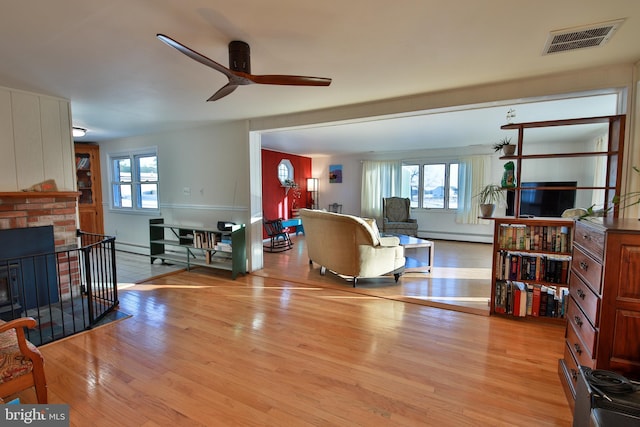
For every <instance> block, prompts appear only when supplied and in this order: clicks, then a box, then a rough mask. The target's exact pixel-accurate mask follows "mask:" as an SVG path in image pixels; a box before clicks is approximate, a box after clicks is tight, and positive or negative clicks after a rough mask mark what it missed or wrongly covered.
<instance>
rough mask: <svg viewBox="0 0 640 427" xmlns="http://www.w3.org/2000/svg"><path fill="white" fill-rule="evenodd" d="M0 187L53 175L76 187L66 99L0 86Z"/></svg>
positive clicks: (65, 186) (65, 187) (63, 185)
mask: <svg viewBox="0 0 640 427" xmlns="http://www.w3.org/2000/svg"><path fill="white" fill-rule="evenodd" d="M0 152H1V153H2V155H0V191H20V190H22V189H25V188H29V187H31V186H32V185H34V184H37V183H39V182H42V181H44V180H47V179H54V180H55V181H56V184H57V186H58V189H59V190H61V191H74V190H76V180H75V164H74V161H73V140H72V138H71V114H70V109H69V101H68V100H66V99H60V98H54V97H51V96H46V95H40V94H35V93H30V92H24V91H19V90H14V89H8V88H0Z"/></svg>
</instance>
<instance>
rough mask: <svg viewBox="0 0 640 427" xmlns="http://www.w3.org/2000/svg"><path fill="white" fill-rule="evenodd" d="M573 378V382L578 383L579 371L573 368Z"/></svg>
mask: <svg viewBox="0 0 640 427" xmlns="http://www.w3.org/2000/svg"><path fill="white" fill-rule="evenodd" d="M571 378H572V379H573V381H578V371H576V370H575V369H573V368H571Z"/></svg>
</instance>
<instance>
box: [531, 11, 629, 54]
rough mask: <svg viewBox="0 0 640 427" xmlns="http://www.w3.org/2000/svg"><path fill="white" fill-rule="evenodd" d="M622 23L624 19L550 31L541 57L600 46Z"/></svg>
mask: <svg viewBox="0 0 640 427" xmlns="http://www.w3.org/2000/svg"><path fill="white" fill-rule="evenodd" d="M623 22H624V19H618V20H616V21H608V22H601V23H598V24H592V25H586V26H583V27H574V28H567V29H564V30H557V31H552V32H551V33H549V37H548V38H547V43H546V44H545V46H544V52H543V55H549V54H551V53H559V52H566V51H568V50H576V49H582V48H585V47H596V46H602V45H603V44H605V43H606V42H608V41H609V39H610V38H611V37H612V36H613V34H614V33H615V32H616V30H617V29H618V28H619V27H620V25H622V23H623Z"/></svg>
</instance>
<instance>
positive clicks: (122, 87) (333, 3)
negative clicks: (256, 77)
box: [0, 0, 640, 154]
mask: <svg viewBox="0 0 640 427" xmlns="http://www.w3.org/2000/svg"><path fill="white" fill-rule="evenodd" d="M0 5H1V6H2V11H3V12H2V14H0V58H1V60H0V85H1V86H6V87H11V88H15V89H23V90H28V91H35V92H38V93H46V94H50V95H54V96H60V97H64V98H67V99H70V100H71V105H72V112H73V119H74V125H76V126H82V127H86V128H88V129H89V132H88V134H87V136H86V137H84V138H83V140H86V141H104V140H109V139H114V138H120V137H126V136H132V135H140V134H145V133H150V132H154V133H155V132H159V131H165V130H172V129H180V128H185V127H191V126H194V125H198V124H204V123H208V122H211V121H223V120H235V119H248V118H256V117H264V116H273V115H278V114H287V113H293V112H300V111H308V110H315V109H323V108H330V107H335V106H343V105H350V104H355V103H362V102H369V101H375V100H381V99H388V98H395V97H402V96H407V95H412V94H418V93H428V92H433V91H440V90H445V89H451V88H458V87H464V86H471V85H479V84H486V83H491V82H497V81H504V80H510V79H518V78H526V77H530V76H536V75H542V74H548V73H555V72H561V71H567V70H574V69H575V70H579V69H584V68H588V67H596V66H602V65H607V64H619V63H633V62H636V61H637V60H638V59H640V43H638V42H637V41H638V40H640V22H639V21H640V1H631V0H608V1H607V2H603V1H601V0H562V1H558V0H538V1H530V2H514V1H508V0H484V1H481V2H480V1H474V0H467V1H449V2H443V1H441V0H399V1H395V2H390V1H386V0H351V1H344V0H324V1H322V2H308V1H301V0H279V1H270V2H267V1H264V0H234V1H232V2H231V1H218V0H181V1H176V0H109V1H104V0H56V1H51V0H32V1H24V0H0ZM618 18H625V19H626V20H625V22H624V23H623V24H622V26H621V27H620V29H619V30H618V31H617V33H616V34H615V35H614V36H613V38H612V39H611V40H610V41H609V42H608V43H607V44H605V45H604V46H602V47H598V48H591V49H582V50H579V51H574V52H567V53H562V54H555V55H548V56H542V55H541V52H542V49H543V47H544V44H545V41H546V39H547V35H548V34H549V32H550V31H553V30H558V29H563V28H569V27H574V26H580V25H586V24H593V23H598V22H603V21H608V20H612V19H618ZM157 33H164V34H166V35H168V36H170V37H172V38H174V39H176V40H178V41H180V42H182V43H183V44H185V45H187V46H189V47H191V48H192V49H194V50H196V51H198V52H201V53H202V54H204V55H206V56H208V57H210V58H212V59H214V60H216V61H217V62H220V63H222V64H225V65H226V64H227V58H228V53H227V44H228V42H229V41H231V40H234V39H239V40H244V41H246V42H247V43H249V44H250V45H251V59H252V72H253V73H254V74H297V75H310V76H319V77H331V78H332V79H333V82H332V84H331V86H329V87H296V86H267V85H251V86H243V87H240V88H239V89H238V90H237V91H235V92H234V93H232V94H231V95H229V96H228V97H226V98H223V99H221V100H219V101H216V102H209V103H207V102H205V100H206V99H207V98H208V97H209V96H211V95H212V94H213V93H214V92H215V91H216V90H217V89H218V88H220V87H221V86H223V85H224V84H225V83H226V78H225V77H224V76H223V75H222V74H221V73H218V72H216V71H215V70H212V69H210V68H207V67H205V66H204V65H202V64H200V63H198V62H196V61H193V60H192V59H190V58H188V57H186V56H185V55H182V54H181V53H179V52H178V51H176V50H175V49H172V48H170V47H168V46H167V45H165V44H164V43H162V42H160V41H159V40H157V38H156V34H157ZM580 105H584V103H580ZM507 109H508V107H507V106H499V107H496V109H495V110H487V111H481V110H480V109H477V108H475V109H473V110H468V111H464V112H460V113H456V114H464V115H465V118H464V122H465V123H469V124H472V123H473V124H474V128H473V130H472V132H473V135H474V137H473V139H474V141H470V143H473V144H482V143H491V142H494V139H495V138H496V137H498V138H499V137H501V136H500V135H497V136H495V137H494V136H492V135H493V134H484V133H481V127H482V125H483V124H484V125H487V124H491V129H492V130H493V131H495V130H496V129H498V128H499V124H501V123H504V118H505V114H506V110H507ZM516 110H517V119H518V121H526V120H528V119H526V120H525V117H527V116H528V114H529V113H528V107H527V106H525V105H518V106H516ZM547 111H549V110H547ZM470 113H473V114H470ZM479 114H483V115H482V116H480V115H479ZM521 119H522V120H521ZM403 120H405V122H404V123H399V124H400V126H401V128H400V129H405V130H407V132H406V135H404V136H403V137H402V138H401V137H400V135H401V134H402V132H401V131H399V130H398V128H394V129H393V130H392V132H393V134H394V135H396V138H395V145H394V148H395V149H412V148H416V147H421V148H426V147H425V144H429V145H431V144H436V142H438V143H440V144H442V143H443V142H445V141H454V140H455V141H456V142H455V143H458V144H463V143H464V144H467V142H466V141H468V140H469V139H470V136H469V135H470V134H469V133H467V134H465V135H456V132H457V131H459V130H460V129H458V128H459V127H460V126H451V125H448V126H447V125H445V123H446V120H456V121H455V123H461V122H460V118H459V117H453V118H445V117H444V116H440V115H438V116H435V115H434V114H430V115H428V116H425V117H419V118H416V117H414V118H410V119H403ZM409 121H410V122H414V123H411V124H408V122H409ZM492 121H495V122H492ZM392 123H397V122H395V121H392V120H384V121H382V122H379V123H371V122H370V123H366V124H362V123H360V124H355V125H354V126H355V127H353V128H348V127H345V126H332V127H330V128H326V129H314V130H313V131H312V130H310V129H304V130H303V131H304V132H303V133H300V134H298V135H297V136H296V137H295V138H294V139H291V135H293V134H291V133H278V134H276V133H269V134H268V135H265V137H264V138H263V142H264V145H265V146H267V147H271V148H274V149H278V150H283V151H289V152H298V153H300V154H312V153H317V154H328V153H331V152H336V150H337V152H344V151H345V150H348V151H358V152H361V151H377V150H381V149H384V146H378V145H376V144H377V142H376V139H375V138H373V135H378V136H384V135H385V134H384V131H383V129H382V128H381V127H385V128H386V126H387V125H390V124H392ZM443 125H444V126H445V127H443V128H442V129H443V131H440V132H439V133H436V132H437V129H438V128H439V126H443ZM469 127H470V126H469ZM418 128H422V131H423V132H424V133H420V134H416V129H418ZM470 128H471V127H470ZM409 130H411V131H409ZM337 131H340V134H339V135H346V137H347V139H342V137H341V136H339V135H338V134H336V133H335V132H337ZM347 132H349V133H347ZM354 132H355V133H354ZM367 132H368V133H367ZM467 132H469V131H468V130H467ZM454 137H455V138H454ZM449 138H453V139H449ZM388 139H389V138H388V137H386V138H381V140H386V142H385V143H386V147H387V150H388ZM487 139H490V140H487ZM327 141H335V142H337V146H336V147H335V149H334V150H333V151H331V147H330V146H329V143H328V142H327ZM344 141H348V143H345V142H344ZM308 144H312V145H311V146H310V145H308ZM362 144H365V145H362ZM405 144H406V145H405ZM449 144H453V142H449ZM433 146H436V145H433Z"/></svg>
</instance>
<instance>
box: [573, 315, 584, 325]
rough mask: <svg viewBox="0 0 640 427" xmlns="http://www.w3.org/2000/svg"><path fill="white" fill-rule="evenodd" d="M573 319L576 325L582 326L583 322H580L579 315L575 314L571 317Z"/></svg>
mask: <svg viewBox="0 0 640 427" xmlns="http://www.w3.org/2000/svg"><path fill="white" fill-rule="evenodd" d="M573 320H574V321H575V322H576V325H578V326H580V327H582V324H583V322H582V318H581V317H580V316H575V317H574V318H573Z"/></svg>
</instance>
